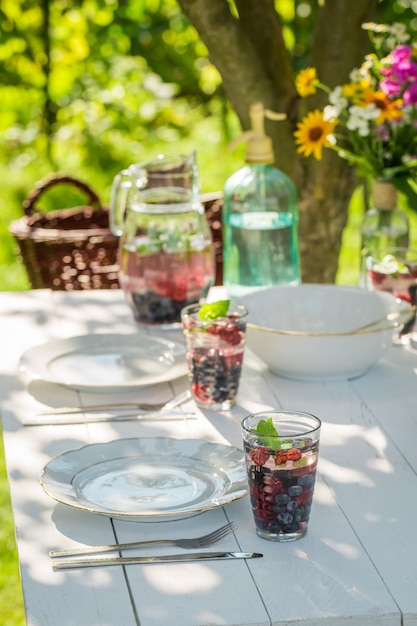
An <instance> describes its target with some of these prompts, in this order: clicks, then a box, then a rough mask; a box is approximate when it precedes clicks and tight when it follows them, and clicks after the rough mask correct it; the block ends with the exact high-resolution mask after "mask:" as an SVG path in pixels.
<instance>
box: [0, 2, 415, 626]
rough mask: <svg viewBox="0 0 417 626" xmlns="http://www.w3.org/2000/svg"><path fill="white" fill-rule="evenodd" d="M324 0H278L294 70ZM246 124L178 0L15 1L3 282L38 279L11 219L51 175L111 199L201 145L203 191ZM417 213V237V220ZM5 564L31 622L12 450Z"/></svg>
mask: <svg viewBox="0 0 417 626" xmlns="http://www.w3.org/2000/svg"><path fill="white" fill-rule="evenodd" d="M207 1H208V2H209V1H210V0H207ZM323 2H324V0H276V1H275V5H276V8H277V11H278V12H279V15H280V16H281V19H282V22H283V25H284V36H285V40H286V45H287V47H288V49H289V50H290V51H291V55H292V59H293V65H294V71H297V70H298V69H301V68H303V67H305V66H306V63H307V58H308V53H309V42H310V37H311V34H312V31H313V27H314V20H315V16H316V13H317V10H318V8H319V6H320V5H321V4H322V3H323ZM229 4H230V5H231V6H232V4H233V0H230V2H229ZM379 6H380V13H381V19H380V21H386V22H393V21H403V22H405V23H407V24H409V25H411V28H412V29H414V30H415V31H416V30H417V7H416V3H415V2H414V1H413V0H382V1H380V3H379ZM232 8H233V6H232ZM340 45H341V46H342V45H343V42H340ZM240 133H241V127H240V124H239V121H238V118H237V116H236V114H235V112H234V111H233V110H232V108H231V107H230V105H229V103H228V101H227V99H226V97H225V94H224V91H223V88H222V80H221V76H220V74H219V72H218V71H217V69H216V68H215V67H214V65H213V64H212V63H211V62H210V60H209V58H208V54H207V50H206V48H205V46H204V45H203V44H202V42H201V41H200V39H199V37H198V34H197V32H196V31H195V29H194V28H193V26H192V25H191V24H190V23H189V22H188V21H187V19H186V18H185V17H184V15H183V14H182V12H181V10H180V8H179V6H178V4H177V3H176V1H175V0H2V2H1V6H0V180H1V187H0V188H1V191H0V241H1V245H0V291H11V290H24V289H28V288H29V287H30V285H29V283H28V279H27V277H26V273H25V270H24V268H23V265H22V263H21V261H20V259H19V257H18V253H17V246H16V243H15V241H14V239H13V237H12V236H11V235H10V233H9V226H10V223H11V221H12V220H14V219H17V218H18V217H20V216H21V215H22V214H23V213H22V202H23V200H24V199H25V197H26V196H27V194H28V193H29V192H30V191H31V190H32V189H33V188H34V186H35V184H36V182H37V181H39V180H40V179H42V178H44V177H45V176H47V175H48V174H50V173H51V172H64V173H66V174H69V175H72V176H75V177H77V178H79V179H81V180H82V181H84V182H86V183H87V184H89V185H90V186H91V187H92V188H93V190H94V191H95V192H96V193H97V194H98V195H99V197H100V199H101V201H102V203H103V204H104V205H108V202H109V195H110V187H111V183H112V180H113V177H114V175H115V174H116V173H117V172H118V171H119V170H121V169H123V168H124V167H126V166H127V165H129V164H130V163H133V162H139V161H144V160H148V159H149V158H152V157H154V156H156V155H157V154H159V153H163V152H183V153H186V152H189V151H191V150H192V149H196V150H197V160H198V165H199V169H200V176H201V184H202V191H203V192H211V191H221V190H222V188H223V185H224V183H225V181H226V179H227V178H228V177H229V176H230V175H231V174H232V173H233V172H234V171H236V170H237V169H238V168H240V167H242V165H243V162H244V154H245V147H244V146H238V147H237V148H235V149H234V150H233V151H230V150H228V144H229V143H230V141H231V140H232V139H233V138H235V137H236V136H237V135H239V134H240ZM362 199H363V194H362V188H361V186H360V181H358V188H357V191H356V192H355V194H354V196H353V200H352V202H351V205H350V211H349V222H348V225H347V227H346V228H345V232H344V237H343V245H342V248H341V251H340V257H339V270H338V274H337V282H339V283H346V284H355V282H356V281H357V278H358V250H359V234H358V229H359V224H360V221H361V219H362V215H363V210H364V209H363V201H362ZM84 203H85V197H83V196H82V195H80V194H79V193H78V192H76V190H75V189H71V188H69V187H67V186H65V188H60V189H58V188H57V189H54V190H52V191H50V192H48V194H47V195H45V196H44V197H43V199H42V209H43V210H51V209H58V208H63V207H71V206H77V205H81V204H84ZM410 217H411V220H412V232H413V233H415V232H416V231H417V228H416V227H415V224H416V218H415V216H414V215H411V216H410ZM413 237H414V234H413ZM0 560H1V567H0V624H1V625H2V626H23V625H24V624H25V620H24V611H23V601H22V595H21V589H20V581H19V572H18V564H17V557H16V552H15V542H14V527H13V521H12V517H11V513H10V501H9V493H8V487H7V478H6V474H5V466H4V458H3V453H2V448H1V446H0Z"/></svg>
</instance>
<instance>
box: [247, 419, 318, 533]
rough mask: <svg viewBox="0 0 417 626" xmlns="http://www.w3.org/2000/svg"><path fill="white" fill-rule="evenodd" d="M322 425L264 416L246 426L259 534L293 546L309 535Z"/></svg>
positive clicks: (248, 456)
mask: <svg viewBox="0 0 417 626" xmlns="http://www.w3.org/2000/svg"><path fill="white" fill-rule="evenodd" d="M320 428H321V422H320V420H319V419H318V418H317V417H315V416H314V415H310V414H309V413H302V412H299V411H279V410H273V411H263V412H261V413H255V414H253V415H248V416H247V417H245V418H244V420H243V421H242V434H243V445H244V451H245V460H246V467H247V472H248V483H249V494H250V499H251V505H252V511H253V516H254V520H255V526H256V532H257V534H258V535H259V536H260V537H262V538H263V539H269V540H270V541H293V540H294V539H300V538H301V537H303V536H304V535H305V534H306V532H307V527H308V521H309V519H310V511H311V506H312V503H313V492H314V485H315V481H316V469H317V461H318V453H319V441H320Z"/></svg>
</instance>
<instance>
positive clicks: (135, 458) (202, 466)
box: [39, 437, 247, 522]
mask: <svg viewBox="0 0 417 626" xmlns="http://www.w3.org/2000/svg"><path fill="white" fill-rule="evenodd" d="M39 480H40V483H41V485H42V487H43V489H44V490H45V492H46V493H47V494H48V495H49V496H50V497H51V498H53V499H54V500H57V501H58V502H61V503H62V504H67V505H69V506H72V507H75V508H77V509H81V510H83V511H88V512H91V513H98V514H100V515H106V516H109V517H115V518H122V519H128V520H134V521H142V522H147V521H167V520H174V519H181V518H183V517H188V516H190V515H196V514H198V513H202V512H203V511H207V510H209V509H213V508H216V507H219V506H222V505H225V504H228V503H230V502H232V501H234V500H237V499H239V498H242V497H243V496H245V495H246V494H247V478H246V469H245V460H244V455H243V452H242V451H241V450H239V449H238V448H234V447H232V446H228V445H223V444H217V443H210V442H207V441H202V440H199V439H173V438H168V437H143V438H140V439H139V438H133V439H119V440H116V441H109V442H107V443H97V444H89V445H86V446H83V447H82V448H79V449H77V450H70V451H68V452H65V453H63V454H60V455H59V456H57V457H55V458H53V459H52V460H51V461H49V463H47V464H46V465H45V467H44V468H43V470H42V473H41V476H40V479H39Z"/></svg>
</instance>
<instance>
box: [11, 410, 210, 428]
mask: <svg viewBox="0 0 417 626" xmlns="http://www.w3.org/2000/svg"><path fill="white" fill-rule="evenodd" d="M196 418H197V414H196V413H181V412H180V411H157V412H154V413H138V412H136V413H125V414H120V415H109V414H103V415H88V416H86V415H85V416H84V417H79V416H78V415H77V416H74V415H72V416H71V415H37V416H36V417H28V418H25V420H24V421H23V426H58V425H61V426H65V425H68V424H93V423H95V422H124V421H126V422H127V421H130V420H139V421H147V420H150V421H152V420H158V421H159V420H167V421H170V420H171V421H172V420H185V419H196Z"/></svg>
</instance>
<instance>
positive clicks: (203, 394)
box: [181, 300, 248, 411]
mask: <svg viewBox="0 0 417 626" xmlns="http://www.w3.org/2000/svg"><path fill="white" fill-rule="evenodd" d="M247 317H248V311H247V309H246V308H245V307H244V306H243V305H241V304H236V305H233V304H231V303H230V301H229V300H219V301H217V302H212V303H210V304H192V305H190V306H187V307H185V308H184V309H183V310H182V311H181V320H182V325H183V330H184V335H185V341H186V359H187V365H188V371H189V379H190V386H191V393H192V395H193V398H194V400H195V402H196V404H197V406H199V407H200V408H203V409H210V410H213V411H228V410H229V409H230V408H231V407H232V406H233V405H234V404H235V402H236V394H237V391H238V387H239V381H240V374H241V371H242V363H243V354H244V348H245V337H246V323H247Z"/></svg>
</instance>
